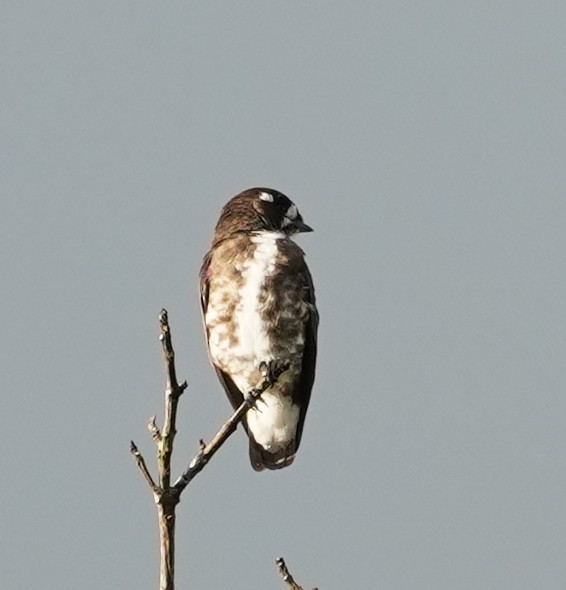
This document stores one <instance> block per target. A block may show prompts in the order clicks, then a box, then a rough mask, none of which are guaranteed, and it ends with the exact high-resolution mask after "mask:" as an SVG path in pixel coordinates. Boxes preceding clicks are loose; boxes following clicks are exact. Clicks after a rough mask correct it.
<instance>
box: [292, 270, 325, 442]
mask: <svg viewBox="0 0 566 590" xmlns="http://www.w3.org/2000/svg"><path fill="white" fill-rule="evenodd" d="M301 275H302V278H303V282H304V287H303V299H304V301H305V303H307V305H308V307H309V310H310V313H309V318H308V321H307V322H305V330H304V338H305V347H304V350H303V364H302V371H301V378H300V380H299V382H298V383H297V386H296V388H295V393H294V399H295V400H296V401H297V402H299V407H300V408H301V411H300V414H299V422H298V424H297V434H296V438H295V449H297V448H298V447H299V443H300V442H301V435H302V433H303V425H304V423H305V416H306V414H307V408H308V405H309V401H310V397H311V391H312V386H313V383H314V374H315V367H316V351H317V332H318V320H319V316H318V311H317V309H316V299H315V294H314V285H313V282H312V276H311V273H310V272H309V269H308V267H307V265H306V264H305V266H304V270H303V272H302V273H301Z"/></svg>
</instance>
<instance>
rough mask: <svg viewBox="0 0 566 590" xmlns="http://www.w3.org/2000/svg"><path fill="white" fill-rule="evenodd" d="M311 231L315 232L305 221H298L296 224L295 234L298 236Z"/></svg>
mask: <svg viewBox="0 0 566 590" xmlns="http://www.w3.org/2000/svg"><path fill="white" fill-rule="evenodd" d="M309 231H314V230H313V228H312V227H311V226H310V225H307V224H306V223H304V222H303V221H297V223H296V224H295V232H296V233H298V234H302V233H306V232H309Z"/></svg>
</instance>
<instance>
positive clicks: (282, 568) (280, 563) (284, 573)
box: [275, 557, 317, 590]
mask: <svg viewBox="0 0 566 590" xmlns="http://www.w3.org/2000/svg"><path fill="white" fill-rule="evenodd" d="M275 563H276V564H277V567H278V568H279V573H280V574H281V577H282V578H283V581H284V582H285V583H286V584H287V586H289V588H291V590H303V588H302V587H301V586H299V584H297V582H295V580H294V579H293V576H292V575H291V572H290V571H289V569H288V568H287V564H286V563H285V560H284V559H283V558H282V557H278V558H277V559H276V560H275ZM314 590H317V588H315V589H314Z"/></svg>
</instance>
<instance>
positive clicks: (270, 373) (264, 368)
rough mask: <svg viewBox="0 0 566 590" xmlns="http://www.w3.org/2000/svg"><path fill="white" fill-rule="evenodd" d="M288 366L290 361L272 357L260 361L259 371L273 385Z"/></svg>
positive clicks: (270, 385)
mask: <svg viewBox="0 0 566 590" xmlns="http://www.w3.org/2000/svg"><path fill="white" fill-rule="evenodd" d="M288 368H289V362H288V361H282V360H279V359H271V360H270V361H267V362H266V361H261V363H259V371H260V373H261V375H262V377H263V378H264V379H265V380H266V381H267V382H268V383H269V387H273V385H275V383H276V382H277V379H279V377H280V375H281V373H283V372H284V371H286V370H287V369H288Z"/></svg>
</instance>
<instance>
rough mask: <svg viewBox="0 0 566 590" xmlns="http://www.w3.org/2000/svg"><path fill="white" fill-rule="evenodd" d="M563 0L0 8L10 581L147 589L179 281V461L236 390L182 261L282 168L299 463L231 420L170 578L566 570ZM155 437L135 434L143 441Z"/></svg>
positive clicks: (475, 578)
mask: <svg viewBox="0 0 566 590" xmlns="http://www.w3.org/2000/svg"><path fill="white" fill-rule="evenodd" d="M565 23H566V8H564V3H563V2H558V1H556V2H551V1H546V0H543V1H541V2H537V3H533V2H527V1H526V0H524V1H517V2H498V1H496V2H494V1H493V0H490V1H489V2H488V1H484V0H480V1H477V2H473V3H470V2H466V3H464V2H454V1H453V0H451V1H448V0H446V1H440V0H434V1H430V2H399V1H398V0H396V1H392V0H391V1H385V2H375V1H357V2H342V1H335V2H322V1H319V0H313V1H310V2H297V1H294V0H288V1H287V2H284V3H283V2H279V3H276V2H266V1H265V0H264V1H262V2H259V1H255V0H254V1H250V0H244V1H242V2H237V3H234V2H223V1H216V2H214V1H208V2H198V3H197V2H190V1H184V2H179V1H177V0H171V1H169V2H165V3H163V2H160V3H157V2H147V1H136V2H133V1H131V0H125V1H123V2H115V1H114V2H109V1H100V2H83V1H77V0H73V1H72V2H71V1H68V0H59V1H58V2H53V1H51V2H49V1H39V0H37V1H34V2H26V1H22V2H17V3H16V2H14V3H9V5H7V6H5V7H4V8H3V11H2V19H1V22H0V44H1V51H0V60H1V61H0V63H1V66H0V67H1V79H2V93H1V101H0V108H1V111H0V159H1V162H2V165H1V170H0V191H1V199H2V215H1V217H0V232H1V236H2V248H0V261H1V262H0V264H1V269H2V277H3V278H2V281H1V283H0V297H1V301H2V317H1V325H2V332H3V338H2V339H1V349H0V354H1V359H2V367H3V368H2V371H1V377H0V379H1V388H2V392H3V398H2V399H3V402H2V412H0V432H1V433H2V439H3V441H4V445H5V450H4V453H2V459H1V460H0V466H1V469H2V474H3V477H2V479H1V482H0V505H1V506H2V509H1V517H0V526H1V528H2V535H0V579H1V580H2V582H3V586H6V587H10V588H13V589H22V590H28V589H30V588H51V587H57V588H58V589H59V590H71V589H72V590H75V589H76V588H80V589H81V590H94V589H97V590H98V589H100V588H107V589H114V588H116V589H117V588H136V589H142V588H148V589H152V588H156V587H157V537H156V526H155V513H154V506H153V504H152V499H151V496H150V494H149V492H148V490H147V489H146V486H145V483H144V482H143V481H142V479H141V478H140V476H139V474H138V473H137V471H136V469H135V467H134V465H133V462H132V459H131V457H130V455H129V453H128V444H129V440H130V438H133V439H135V440H136V442H137V443H138V445H139V446H140V449H141V450H142V451H143V452H144V453H145V455H146V457H147V459H148V460H150V459H152V451H153V449H152V444H151V441H150V439H149V436H148V435H147V433H146V431H145V423H146V420H147V418H148V416H149V415H151V414H153V413H156V412H161V408H162V391H163V377H164V374H163V367H162V362H161V356H160V348H159V343H158V340H157V335H158V323H157V316H158V313H159V309H160V308H161V307H162V306H165V307H167V308H168V310H169V313H170V319H171V323H172V327H173V330H174V339H175V344H176V348H177V353H178V371H179V375H180V376H181V377H186V378H187V379H188V380H189V383H190V389H189V391H188V393H187V394H186V396H185V397H184V399H183V400H182V405H181V411H180V418H179V429H180V434H179V437H178V444H177V451H176V461H175V468H176V470H177V472H179V471H180V470H181V469H182V468H183V467H184V466H185V464H186V463H187V461H188V460H189V458H190V457H192V455H193V454H194V452H195V450H196V448H197V444H198V439H199V438H201V437H202V438H206V439H209V438H210V436H211V435H212V434H213V433H214V432H215V431H216V429H217V427H218V426H219V425H220V423H221V422H222V421H223V420H224V419H225V418H226V417H227V416H228V414H229V407H228V403H227V401H226V399H225V397H224V395H223V392H222V391H221V388H220V386H219V385H218V383H217V381H216V378H215V376H214V373H213V371H212V369H211V368H210V367H209V365H208V361H207V357H206V350H205V346H204V338H203V336H202V333H201V325H200V317H199V304H198V296H197V274H198V269H199V266H200V262H201V259H202V256H203V254H204V253H205V252H206V250H207V249H208V247H209V241H210V237H211V235H212V230H213V226H214V223H215V221H216V218H217V216H218V213H219V211H220V208H221V207H222V205H223V204H224V203H225V202H226V201H227V200H228V198H230V197H231V196H232V195H233V194H235V193H237V192H239V191H240V190H242V189H244V188H247V187H250V186H255V185H264V186H272V187H274V188H277V189H278V190H281V191H282V192H284V193H286V194H288V195H289V196H290V197H291V198H292V199H293V200H294V201H295V202H296V203H297V205H298V207H299V209H300V211H301V213H302V214H303V217H304V219H305V221H306V222H307V223H308V224H309V225H312V226H313V227H314V228H315V233H313V234H309V235H305V236H302V237H300V238H299V242H300V244H301V246H302V247H303V248H304V249H305V251H306V253H307V257H308V262H309V265H310V267H311V270H312V273H313V276H314V279H315V284H316V287H317V294H318V300H319V308H320V313H321V328H320V337H319V340H320V359H319V369H318V375H317V381H316V384H315V390H314V393H313V398H312V403H311V407H310V410H309V415H308V416H307V422H306V426H305V431H304V435H303V442H302V445H301V449H300V452H299V454H298V457H297V460H296V462H295V464H294V465H293V466H292V467H290V468H289V469H285V470H283V471H281V472H277V473H262V474H256V473H254V472H253V471H252V469H251V468H250V466H249V463H248V457H247V445H246V439H245V436H244V435H243V433H242V432H238V433H237V434H236V435H235V436H234V437H233V438H232V439H231V440H230V441H229V442H228V444H227V445H226V446H225V448H224V449H223V450H222V451H221V453H220V454H219V455H218V456H217V457H215V459H214V460H213V462H212V463H211V464H210V465H209V466H208V467H207V469H206V470H205V471H204V472H203V473H202V474H201V475H200V476H199V477H198V478H197V480H195V482H194V483H193V484H192V485H191V487H190V488H189V489H188V490H187V492H186V494H185V496H184V498H183V502H182V504H181V507H180V509H179V517H178V554H177V563H178V586H179V588H189V587H199V588H211V589H213V588H214V589H215V588H230V589H231V590H239V589H242V590H244V589H246V590H248V589H249V588H257V589H262V590H264V589H266V588H282V584H281V582H280V580H279V579H278V578H277V576H276V571H275V566H274V563H273V561H274V559H275V558H276V557H277V556H278V555H284V556H285V557H286V558H287V560H288V563H289V565H290V566H291V568H292V570H293V572H294V573H295V575H296V577H297V578H298V579H299V581H300V582H301V583H302V584H303V585H304V586H305V588H312V587H313V586H314V585H317V586H318V587H319V588H320V589H321V590H330V589H331V588H376V589H377V588H379V589H384V590H385V589H387V590H407V589H415V590H425V589H431V590H454V589H458V590H460V589H474V590H475V589H478V590H479V589H481V590H483V589H486V588H497V589H503V588H505V589H507V588H509V589H513V590H532V589H533V588H544V589H545V590H547V589H557V590H558V589H562V588H564V584H565V583H566V559H565V558H564V546H565V544H566V509H565V505H564V503H565V500H564V498H565V497H566V469H565V460H564V457H565V452H564V448H565V446H566V434H565V431H566V430H565V428H564V422H565V417H566V398H565V385H566V377H565V371H564V357H565V355H566V338H565V326H564V318H565V311H566V310H565V301H566V281H565V278H564V260H565V257H566V237H565V231H564V226H565V220H566V216H565V213H566V200H565V195H564V187H565V186H566V166H565V161H566V160H565V158H566V118H565V116H564V108H565V107H564V105H565V104H566V75H565V63H566V62H565V55H566V24H565ZM151 463H152V464H153V461H151Z"/></svg>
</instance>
